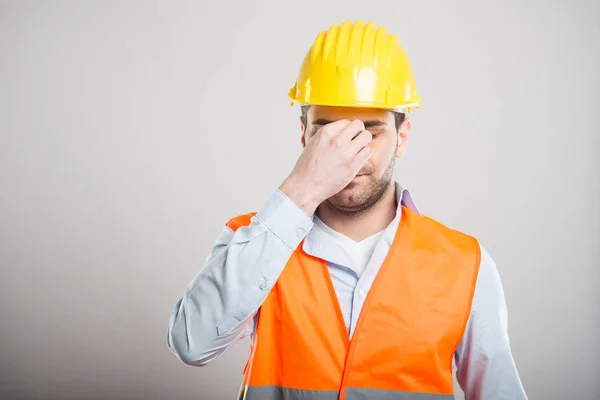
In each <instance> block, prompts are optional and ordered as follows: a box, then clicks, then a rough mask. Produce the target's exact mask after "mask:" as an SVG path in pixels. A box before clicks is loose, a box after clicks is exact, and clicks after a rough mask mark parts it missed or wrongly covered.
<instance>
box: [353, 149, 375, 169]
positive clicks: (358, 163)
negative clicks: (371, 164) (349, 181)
mask: <svg viewBox="0 0 600 400" xmlns="http://www.w3.org/2000/svg"><path fill="white" fill-rule="evenodd" d="M371 155H373V150H371V148H370V147H368V146H365V147H363V148H362V149H361V150H360V151H359V152H358V154H357V155H356V157H354V160H352V173H353V174H357V173H358V171H360V169H361V168H362V167H363V165H365V163H366V162H367V160H368V159H369V158H371Z"/></svg>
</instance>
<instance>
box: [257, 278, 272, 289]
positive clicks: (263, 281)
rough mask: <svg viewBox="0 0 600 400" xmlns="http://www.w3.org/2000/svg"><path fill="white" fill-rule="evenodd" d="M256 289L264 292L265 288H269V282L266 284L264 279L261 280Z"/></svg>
mask: <svg viewBox="0 0 600 400" xmlns="http://www.w3.org/2000/svg"><path fill="white" fill-rule="evenodd" d="M258 287H259V288H260V290H265V289H266V288H267V287H269V282H267V280H266V279H265V278H262V279H261V280H260V284H259V285H258Z"/></svg>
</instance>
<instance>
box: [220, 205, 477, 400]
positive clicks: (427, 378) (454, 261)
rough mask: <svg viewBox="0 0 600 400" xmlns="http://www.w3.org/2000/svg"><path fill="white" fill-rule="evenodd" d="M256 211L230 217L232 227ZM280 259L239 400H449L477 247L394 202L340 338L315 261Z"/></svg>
mask: <svg viewBox="0 0 600 400" xmlns="http://www.w3.org/2000/svg"><path fill="white" fill-rule="evenodd" d="M254 214H256V213H250V214H245V215H242V216H238V217H236V218H233V219H231V220H230V221H229V222H228V223H227V225H228V226H229V227H230V228H232V229H233V230H236V229H238V228H239V227H240V226H244V225H248V224H250V218H251V217H252V216H253V215H254ZM302 244H303V242H301V243H300V245H299V246H298V248H297V249H296V250H295V251H294V252H293V254H292V255H291V256H290V258H289V260H288V262H287V264H286V265H285V268H284V269H283V272H282V273H281V275H280V276H279V278H278V280H277V282H276V284H275V286H274V287H273V289H272V290H271V291H270V292H269V294H268V296H267V298H266V300H265V301H264V302H263V304H262V305H261V307H260V310H259V315H258V324H257V328H256V332H255V335H254V342H253V343H252V347H251V352H250V357H249V359H248V363H247V364H246V368H245V371H244V378H243V382H244V384H246V385H248V388H247V390H245V389H244V390H241V391H240V398H242V399H244V400H263V399H274V400H292V399H294V400H295V399H301V400H312V399H318V400H321V399H324V400H325V399H327V400H329V399H338V398H339V399H340V400H358V399H366V398H368V399H410V400H413V399H423V398H432V399H451V398H453V393H454V381H453V376H452V360H453V357H454V352H455V350H456V347H457V346H458V344H459V342H460V340H461V338H462V335H463V332H464V329H465V326H466V324H467V320H468V318H469V313H470V309H471V302H472V298H473V292H474V289H475V282H476V279H477V273H478V269H479V262H480V252H479V244H478V243H477V240H476V239H475V238H473V237H471V236H468V235H465V234H463V233H460V232H458V231H455V230H452V229H449V228H447V227H445V226H444V225H442V224H440V223H438V222H436V221H434V220H432V219H430V218H428V217H423V216H419V215H416V214H414V213H413V212H412V211H410V210H409V209H408V208H406V207H404V206H403V207H402V218H401V220H400V224H399V225H398V230H397V232H396V234H395V237H394V240H393V243H392V244H391V246H390V249H389V251H388V254H387V256H386V258H385V260H384V262H383V264H382V265H381V268H380V270H379V273H378V274H377V277H376V278H375V281H374V282H373V284H372V286H371V289H370V291H369V293H368V295H367V298H366V300H365V303H364V305H363V307H362V310H361V314H360V316H359V319H358V323H357V325H356V330H355V332H354V335H353V337H352V340H350V337H349V335H348V331H347V328H346V324H345V322H344V318H343V314H342V312H341V309H340V307H339V302H338V299H337V295H336V293H335V290H334V287H333V283H332V281H331V277H330V274H329V270H328V268H327V264H326V262H325V261H324V260H322V259H320V258H317V257H313V256H311V255H309V254H307V253H305V252H304V250H303V249H302Z"/></svg>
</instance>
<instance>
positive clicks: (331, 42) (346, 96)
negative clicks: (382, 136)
mask: <svg viewBox="0 0 600 400" xmlns="http://www.w3.org/2000/svg"><path fill="white" fill-rule="evenodd" d="M289 97H290V99H291V103H292V105H293V104H294V102H298V103H300V104H315V105H324V106H347V107H371V108H383V109H398V108H406V109H408V112H410V111H411V110H412V108H416V107H420V106H421V99H420V97H419V95H418V94H417V90H416V87H415V79H414V75H413V71H412V67H411V65H410V62H409V60H408V57H407V55H406V53H405V52H404V49H403V48H402V47H401V46H400V44H399V43H398V37H397V36H396V35H395V34H389V33H388V32H387V30H386V28H385V27H383V26H382V27H376V26H375V25H374V24H373V23H372V22H369V23H368V24H365V23H364V22H363V21H357V22H356V23H352V22H350V21H345V22H344V23H343V24H342V25H341V26H340V25H338V24H333V25H332V26H331V27H330V28H329V30H327V31H322V32H320V33H319V35H318V36H317V38H316V39H315V41H314V43H313V45H312V47H311V48H310V49H309V51H308V53H307V54H306V56H305V57H304V61H303V63H302V67H301V68H300V72H299V73H298V77H297V79H296V83H295V84H294V87H293V88H291V89H290V92H289Z"/></svg>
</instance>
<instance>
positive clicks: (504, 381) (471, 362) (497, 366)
mask: <svg viewBox="0 0 600 400" xmlns="http://www.w3.org/2000/svg"><path fill="white" fill-rule="evenodd" d="M480 247H481V265H480V269H479V275H478V277H477V283H476V287H475V294H474V297H473V304H472V308H471V315H470V317H469V321H468V323H467V327H466V330H465V333H464V336H463V339H462V341H461V342H460V344H459V346H458V347H457V349H456V354H455V361H456V378H457V381H458V383H459V385H460V386H461V388H462V389H463V391H464V393H465V400H482V399H483V400H523V399H525V400H526V399H527V395H526V394H525V390H524V388H523V385H522V383H521V380H520V378H519V374H518V371H517V367H516V365H515V361H514V359H513V356H512V352H511V349H510V343H509V337H508V313H507V308H506V301H505V297H504V290H503V288H502V283H501V280H500V275H499V273H498V270H497V269H496V264H495V263H494V261H493V260H492V258H491V257H490V255H489V254H488V252H487V251H486V250H485V249H484V248H483V246H481V245H480Z"/></svg>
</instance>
